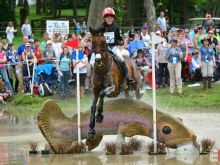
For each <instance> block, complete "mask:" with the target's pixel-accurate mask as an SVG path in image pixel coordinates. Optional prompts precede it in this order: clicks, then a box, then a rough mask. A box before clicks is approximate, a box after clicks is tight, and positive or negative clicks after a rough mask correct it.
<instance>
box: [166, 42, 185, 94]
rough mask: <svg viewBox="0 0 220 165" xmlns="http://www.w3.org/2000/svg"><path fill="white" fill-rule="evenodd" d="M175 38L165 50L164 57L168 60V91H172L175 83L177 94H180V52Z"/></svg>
mask: <svg viewBox="0 0 220 165" xmlns="http://www.w3.org/2000/svg"><path fill="white" fill-rule="evenodd" d="M177 42H178V41H177V39H173V40H172V41H171V44H172V46H171V48H169V49H168V50H167V52H166V59H167V60H168V70H169V73H170V93H171V94H173V93H174V88H175V84H176V83H177V88H178V94H179V96H182V95H183V93H182V81H181V59H182V56H183V54H182V52H181V49H180V48H178V46H177Z"/></svg>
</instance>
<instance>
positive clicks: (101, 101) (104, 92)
mask: <svg viewBox="0 0 220 165" xmlns="http://www.w3.org/2000/svg"><path fill="white" fill-rule="evenodd" d="M114 90H115V86H114V85H112V86H110V87H107V88H105V89H103V90H102V91H101V92H100V95H99V105H98V114H97V116H96V122H97V123H101V122H102V121H103V119H104V116H103V115H102V113H103V104H104V98H105V96H106V95H108V94H110V93H111V92H113V91H114Z"/></svg>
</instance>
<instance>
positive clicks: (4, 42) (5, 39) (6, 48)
mask: <svg viewBox="0 0 220 165" xmlns="http://www.w3.org/2000/svg"><path fill="white" fill-rule="evenodd" d="M1 45H2V50H3V51H5V52H7V50H8V42H7V38H6V36H2V41H1Z"/></svg>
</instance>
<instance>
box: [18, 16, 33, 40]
mask: <svg viewBox="0 0 220 165" xmlns="http://www.w3.org/2000/svg"><path fill="white" fill-rule="evenodd" d="M21 33H22V35H23V36H28V38H29V39H30V38H31V37H32V34H33V33H32V30H31V25H30V24H29V23H28V19H26V20H25V23H24V24H23V25H22V27H21Z"/></svg>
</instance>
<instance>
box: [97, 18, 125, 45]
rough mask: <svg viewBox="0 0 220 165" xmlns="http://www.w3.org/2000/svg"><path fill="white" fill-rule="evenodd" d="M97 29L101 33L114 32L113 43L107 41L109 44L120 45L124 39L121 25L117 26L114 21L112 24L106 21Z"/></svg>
mask: <svg viewBox="0 0 220 165" xmlns="http://www.w3.org/2000/svg"><path fill="white" fill-rule="evenodd" d="M96 31H97V32H98V33H99V32H101V33H103V32H104V33H106V32H114V40H113V41H111V43H107V44H108V46H110V47H113V46H117V45H119V44H120V43H121V42H122V41H123V39H122V34H121V30H120V29H119V27H117V26H116V24H115V23H114V22H113V24H112V25H108V24H107V23H106V22H103V23H102V24H101V25H100V26H99V27H98V28H97V29H96ZM106 40H107V39H106Z"/></svg>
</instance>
